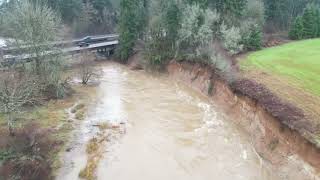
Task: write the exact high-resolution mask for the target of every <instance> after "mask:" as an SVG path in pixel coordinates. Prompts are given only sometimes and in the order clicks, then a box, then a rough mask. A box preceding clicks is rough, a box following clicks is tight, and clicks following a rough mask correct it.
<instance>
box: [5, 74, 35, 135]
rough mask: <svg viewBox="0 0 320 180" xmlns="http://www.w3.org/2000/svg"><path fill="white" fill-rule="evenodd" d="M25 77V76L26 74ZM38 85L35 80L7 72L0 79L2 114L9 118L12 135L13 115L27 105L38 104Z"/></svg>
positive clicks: (8, 122) (11, 133)
mask: <svg viewBox="0 0 320 180" xmlns="http://www.w3.org/2000/svg"><path fill="white" fill-rule="evenodd" d="M24 75H25V74H24ZM36 91H37V87H36V83H35V80H34V79H33V78H31V77H30V76H29V77H26V76H21V75H20V74H19V73H15V72H6V73H5V74H4V75H2V76H1V79H0V112H2V113H4V114H5V115H6V116H7V124H8V129H9V132H10V135H14V133H13V121H14V119H13V115H14V114H16V113H18V112H20V111H21V108H22V107H23V106H24V105H26V104H34V103H35V102H36V98H35V94H36Z"/></svg>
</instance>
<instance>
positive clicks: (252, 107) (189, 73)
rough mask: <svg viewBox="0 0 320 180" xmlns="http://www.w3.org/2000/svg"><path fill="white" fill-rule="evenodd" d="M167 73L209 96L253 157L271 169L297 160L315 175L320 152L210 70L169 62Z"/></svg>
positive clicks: (255, 101) (319, 160)
mask: <svg viewBox="0 0 320 180" xmlns="http://www.w3.org/2000/svg"><path fill="white" fill-rule="evenodd" d="M167 70H168V72H169V74H170V76H172V77H173V78H174V79H177V80H179V81H182V82H184V83H186V84H188V85H189V86H191V87H192V88H194V89H196V90H198V91H200V92H201V93H203V94H205V95H207V96H209V98H210V99H212V100H213V101H214V102H215V103H216V104H217V105H219V107H221V109H222V110H223V111H225V112H226V114H228V115H229V116H230V117H231V119H233V120H234V123H236V124H239V125H240V127H242V128H243V129H244V130H245V131H246V132H247V133H248V134H249V135H250V137H251V141H252V143H253V145H254V147H255V149H256V151H257V153H258V154H259V155H260V156H261V157H262V158H263V159H265V160H267V161H269V162H271V163H272V164H273V165H281V164H283V163H286V162H287V161H288V159H290V158H292V157H298V159H302V160H303V161H305V162H307V163H308V164H310V165H311V166H312V167H313V168H314V170H315V171H316V172H317V173H319V170H320V149H319V148H317V147H316V145H315V144H313V143H312V142H310V141H309V140H307V138H305V135H303V134H302V132H300V131H298V130H297V129H296V128H293V127H294V126H290V124H288V123H286V122H283V121H281V120H280V119H279V118H277V117H275V116H273V115H272V114H271V113H269V112H268V111H267V110H266V108H265V107H264V106H263V105H261V104H260V103H259V102H258V101H257V100H254V99H252V98H250V97H248V96H245V95H241V94H239V93H236V92H235V91H234V90H233V89H232V88H231V87H230V86H229V85H228V84H227V83H225V82H224V81H223V80H221V79H219V78H218V77H217V76H215V75H214V72H213V71H212V69H211V68H209V67H206V66H202V65H199V64H190V63H187V62H182V63H177V62H171V63H170V64H169V65H168V66H167ZM288 157H289V158H288Z"/></svg>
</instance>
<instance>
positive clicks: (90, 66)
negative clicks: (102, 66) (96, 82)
mask: <svg viewBox="0 0 320 180" xmlns="http://www.w3.org/2000/svg"><path fill="white" fill-rule="evenodd" d="M79 65H80V68H79V75H80V78H81V83H82V84H84V85H86V84H88V82H89V81H90V80H92V79H93V78H99V76H100V71H99V70H98V69H97V68H95V67H94V55H93V53H90V52H88V51H85V52H82V53H81V55H80V64H79Z"/></svg>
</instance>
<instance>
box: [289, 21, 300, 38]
mask: <svg viewBox="0 0 320 180" xmlns="http://www.w3.org/2000/svg"><path fill="white" fill-rule="evenodd" d="M289 37H290V39H294V40H299V39H302V38H303V22H302V17H301V16H298V17H297V18H296V19H295V20H294V23H292V25H291V29H290V31H289Z"/></svg>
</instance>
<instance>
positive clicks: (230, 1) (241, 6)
mask: <svg viewBox="0 0 320 180" xmlns="http://www.w3.org/2000/svg"><path fill="white" fill-rule="evenodd" d="M247 3H248V2H247V0H211V1H209V4H210V5H211V6H212V7H213V8H214V9H216V10H217V11H218V12H219V13H220V14H221V15H222V17H225V19H227V18H233V19H237V18H239V17H241V16H242V15H243V12H244V10H245V8H246V5H247Z"/></svg>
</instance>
